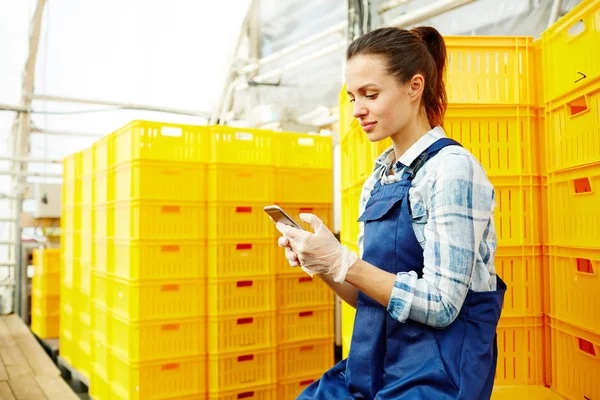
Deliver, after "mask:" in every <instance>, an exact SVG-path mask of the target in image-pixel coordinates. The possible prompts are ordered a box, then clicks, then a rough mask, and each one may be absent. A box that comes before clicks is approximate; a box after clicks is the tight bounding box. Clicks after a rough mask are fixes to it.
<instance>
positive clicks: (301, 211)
mask: <svg viewBox="0 0 600 400" xmlns="http://www.w3.org/2000/svg"><path fill="white" fill-rule="evenodd" d="M313 210H314V208H312V207H306V208H301V209H300V213H312V212H313Z"/></svg>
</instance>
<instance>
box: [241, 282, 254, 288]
mask: <svg viewBox="0 0 600 400" xmlns="http://www.w3.org/2000/svg"><path fill="white" fill-rule="evenodd" d="M253 284H254V282H252V281H239V282H238V283H237V287H250V286H252V285H253Z"/></svg>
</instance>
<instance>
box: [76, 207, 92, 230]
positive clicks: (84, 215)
mask: <svg viewBox="0 0 600 400" xmlns="http://www.w3.org/2000/svg"><path fill="white" fill-rule="evenodd" d="M80 215H81V226H80V230H79V232H80V233H81V235H83V236H87V237H89V236H92V235H93V233H94V222H95V221H94V207H93V205H92V204H85V205H82V206H81V213H80Z"/></svg>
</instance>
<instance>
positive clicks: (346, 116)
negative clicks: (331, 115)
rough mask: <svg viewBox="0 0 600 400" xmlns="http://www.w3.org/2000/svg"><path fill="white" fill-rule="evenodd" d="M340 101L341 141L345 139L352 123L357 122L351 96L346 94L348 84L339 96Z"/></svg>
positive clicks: (343, 87)
mask: <svg viewBox="0 0 600 400" xmlns="http://www.w3.org/2000/svg"><path fill="white" fill-rule="evenodd" d="M338 101H339V113H340V121H339V129H338V130H339V132H340V139H343V138H344V136H345V135H346V134H347V132H348V131H349V130H350V128H351V124H352V121H356V119H355V118H354V115H353V113H354V103H352V102H351V101H350V96H348V93H346V84H345V83H344V85H343V86H342V89H341V90H340V94H339V96H338Z"/></svg>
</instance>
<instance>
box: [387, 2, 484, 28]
mask: <svg viewBox="0 0 600 400" xmlns="http://www.w3.org/2000/svg"><path fill="white" fill-rule="evenodd" d="M474 1H476V0H441V1H438V2H436V3H433V4H428V5H426V6H423V7H421V8H419V9H417V10H414V11H412V12H409V13H406V14H403V15H400V16H399V17H396V18H394V19H393V20H391V21H389V22H386V23H385V25H386V26H396V27H399V28H404V27H407V26H410V25H412V24H415V23H417V22H421V21H424V20H427V19H429V18H432V17H435V16H437V15H440V14H443V13H445V12H448V11H452V10H454V9H455V8H458V7H462V6H464V5H466V4H469V3H473V2H474Z"/></svg>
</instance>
